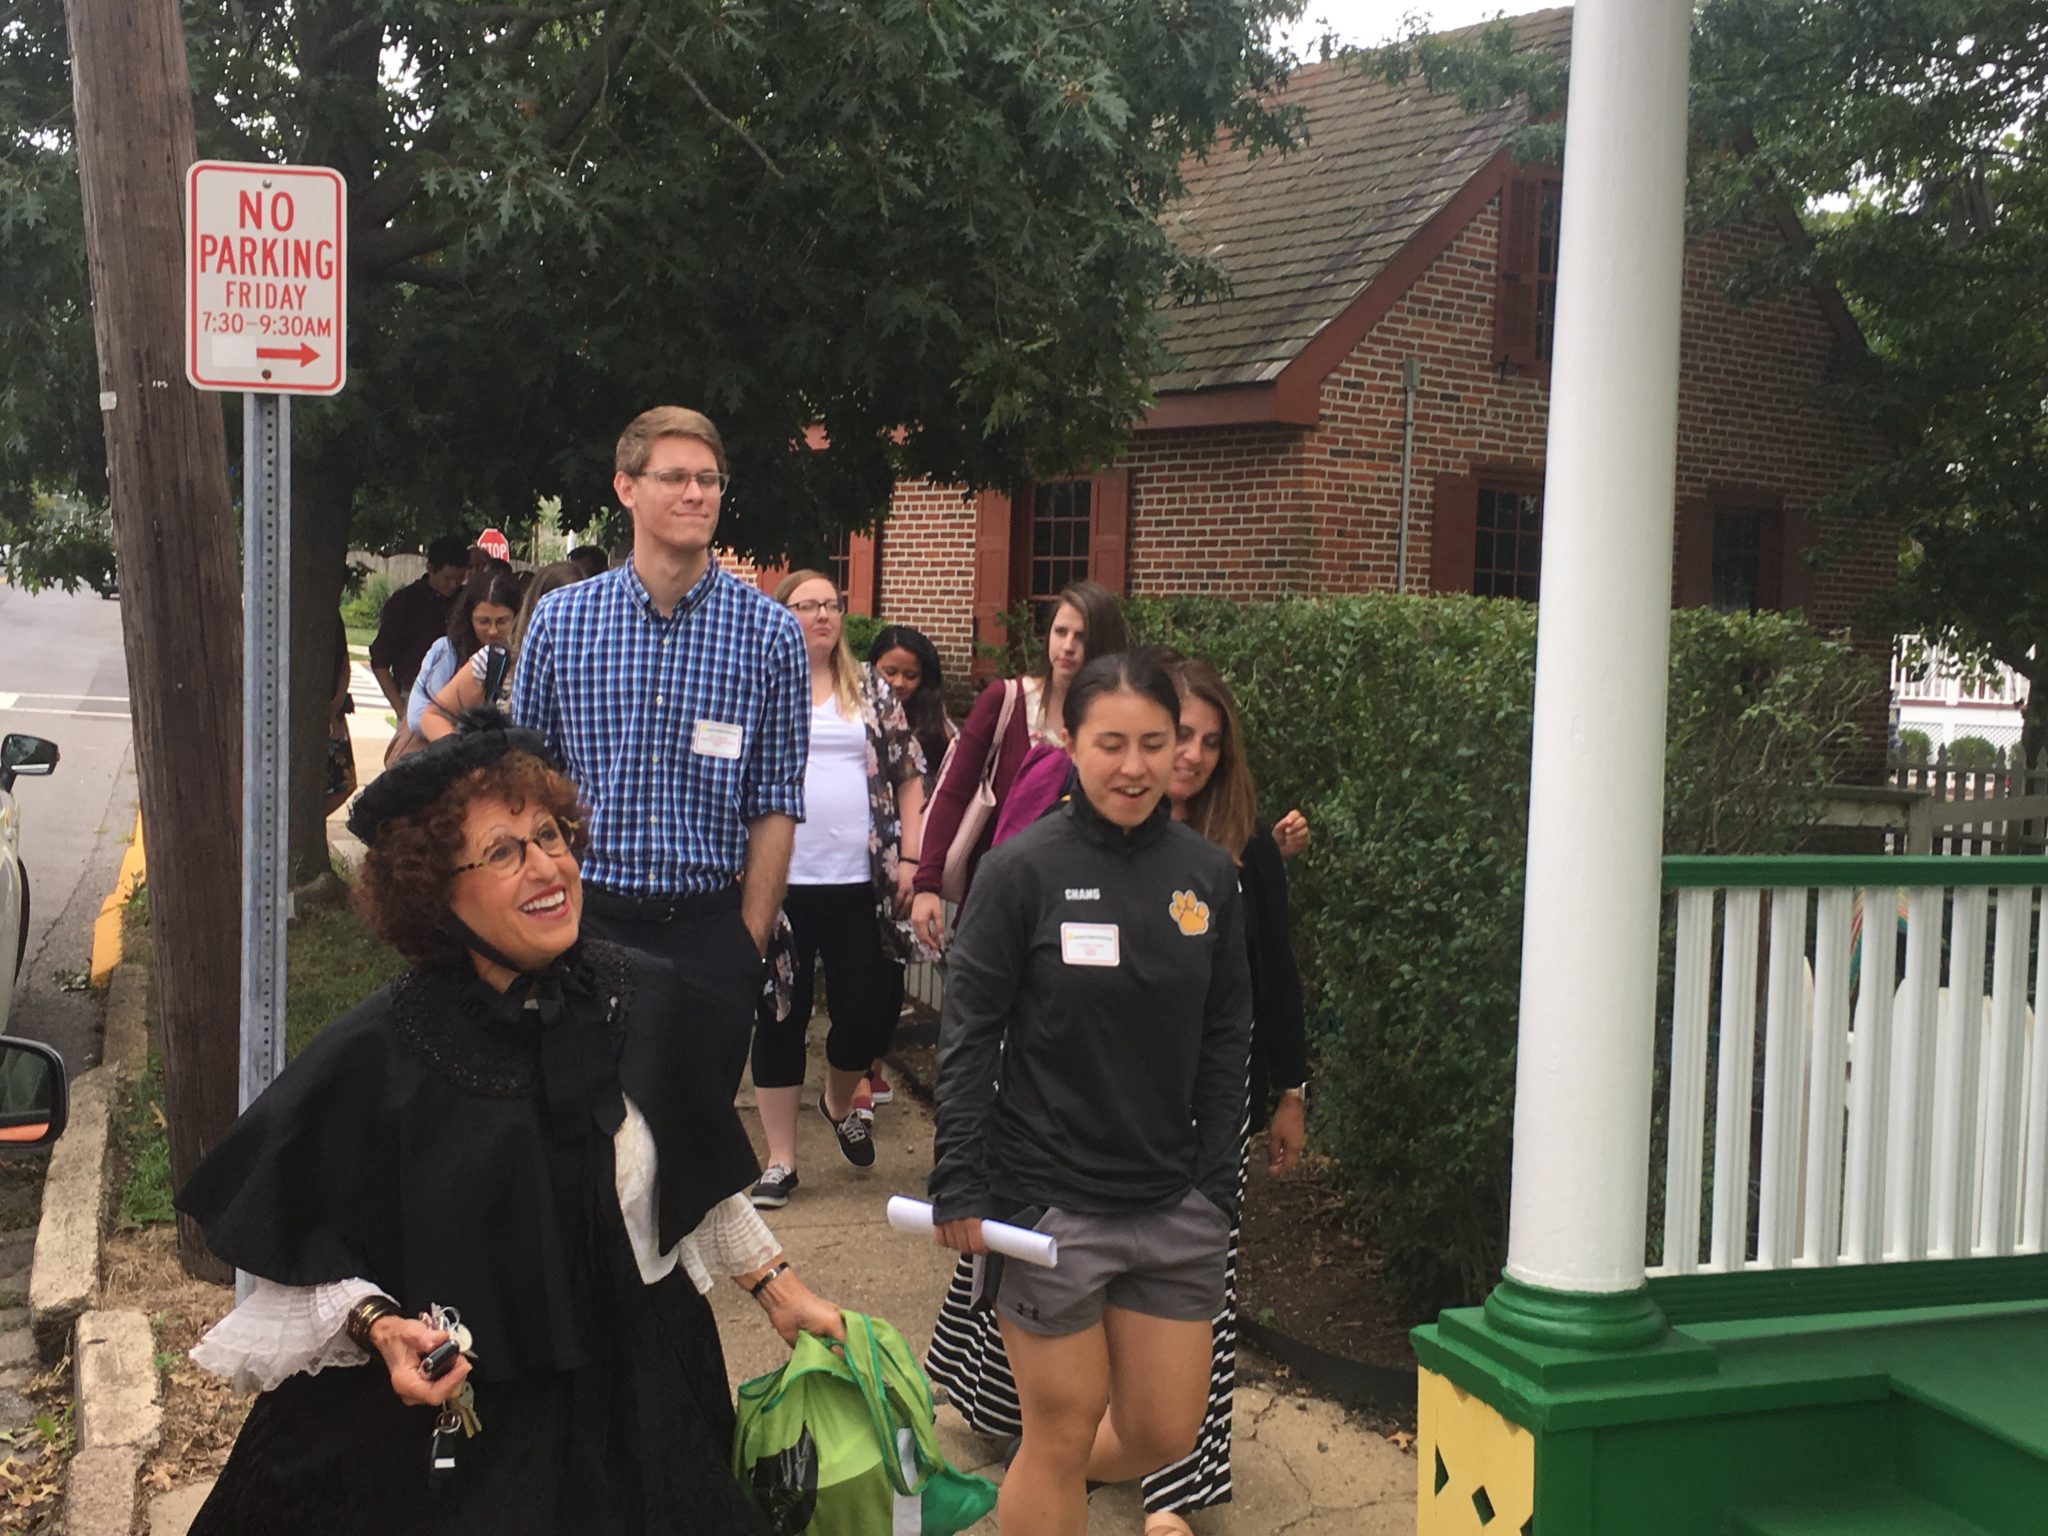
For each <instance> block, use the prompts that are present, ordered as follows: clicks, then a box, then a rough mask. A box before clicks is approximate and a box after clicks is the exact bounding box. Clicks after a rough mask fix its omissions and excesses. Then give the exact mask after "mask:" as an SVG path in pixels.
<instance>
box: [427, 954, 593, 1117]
mask: <svg viewBox="0 0 2048 1536" xmlns="http://www.w3.org/2000/svg"><path fill="white" fill-rule="evenodd" d="M562 965H563V967H564V969H565V970H566V971H567V972H568V973H569V976H568V979H570V980H571V981H572V982H573V985H571V986H570V987H568V988H567V989H566V990H567V994H568V996H570V997H571V998H573V999H579V1001H577V1002H576V1003H575V1004H574V1006H577V1007H579V1008H580V1007H592V1006H594V1007H597V1008H601V1009H602V1010H603V1015H604V1022H605V1024H606V1026H607V1027H608V1029H609V1032H610V1034H611V1038H612V1044H613V1046H614V1047H616V1046H618V1045H619V1043H620V1042H621V1041H622V1040H623V1039H624V1037H625V1028H626V1014H627V1012H628V1010H629V1009H630V1008H631V1007H632V1002H633V995H632V994H633V969H632V966H631V965H630V964H629V963H628V961H627V959H626V952H625V951H624V950H623V949H621V948H620V947H619V946H618V945H616V944H608V943H605V942H604V941H603V940H601V939H585V940H583V941H581V942H580V943H578V944H577V946H576V947H575V948H574V949H572V950H570V951H569V953H568V954H567V955H565V956H564V957H563V959H562ZM391 996H392V1007H393V1012H394V1014H395V1016H396V1022H397V1028H398V1038H399V1039H400V1040H401V1041H402V1042H403V1043H404V1044H405V1046H406V1048H407V1049H408V1050H410V1051H411V1052H412V1053H413V1054H414V1055H416V1056H418V1057H419V1058H420V1059H421V1060H422V1061H424V1062H425V1063H426V1064H427V1065H428V1066H429V1067H431V1068H433V1069H434V1071H435V1072H437V1073H439V1074H440V1075H441V1076H442V1077H444V1078H446V1079H447V1080H448V1081H449V1082H451V1083H453V1084H454V1085H455V1086H456V1087H458V1088H460V1089H462V1090H463V1091H464V1092H465V1093H474V1094H479V1095H482V1096H483V1097H485V1098H500V1099H517V1098H524V1097H527V1096H528V1095H530V1094H532V1093H533V1092H534V1091H535V1090H536V1088H537V1087H538V1085H539V1083H540V1026H539V1021H538V1020H537V1019H536V1018H534V1017H533V1016H532V1014H531V1013H530V1012H528V1011H527V1010H524V1009H522V1008H519V1007H518V1006H516V1005H515V1004H514V1003H513V1000H512V999H510V998H508V997H507V996H506V995H505V994H504V993H501V992H498V991H496V990H494V989H493V988H492V987H491V986H490V985H489V984H488V983H486V982H485V981H484V979H483V978H482V977H480V976H478V975H477V973H476V968H475V967H474V966H472V965H471V964H470V963H469V962H468V961H467V960H463V961H460V962H457V963H456V964H453V965H443V966H423V967H420V968H418V969H415V970H411V971H407V972H406V973H405V974H404V975H403V976H401V977H400V978H399V979H398V981H397V982H396V983H395V984H394V986H393V988H392V994H391Z"/></svg>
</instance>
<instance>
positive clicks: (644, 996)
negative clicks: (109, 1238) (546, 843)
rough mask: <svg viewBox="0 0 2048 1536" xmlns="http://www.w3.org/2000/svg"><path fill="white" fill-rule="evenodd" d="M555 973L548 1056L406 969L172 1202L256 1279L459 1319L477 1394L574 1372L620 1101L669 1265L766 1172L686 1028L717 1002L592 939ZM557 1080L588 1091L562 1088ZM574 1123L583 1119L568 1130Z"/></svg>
mask: <svg viewBox="0 0 2048 1536" xmlns="http://www.w3.org/2000/svg"><path fill="white" fill-rule="evenodd" d="M562 973H563V977H564V981H565V990H566V992H567V994H568V1000H569V1005H570V1006H569V1009H568V1014H569V1024H570V1026H571V1028H572V1029H573V1030H574V1031H575V1032H576V1039H575V1042H574V1044H575V1046H576V1049H575V1050H573V1051H570V1052H563V1053H556V1052H553V1051H549V1052H543V1050H542V1040H541V1035H542V1031H541V1029H540V1028H539V1027H538V1024H537V1021H536V1020H535V1017H534V1015H533V1014H532V1013H531V1012H530V1011H528V1012H526V1013H525V1014H524V1015H523V1016H522V1014H521V1011H520V1008H519V1006H518V1004H517V1000H514V999H504V998H500V997H499V996H498V994H496V993H494V992H492V991H491V989H490V988H489V987H487V986H485V985H484V983H483V982H482V981H481V980H480V979H478V978H477V976H476V974H475V972H474V970H473V968H471V967H470V966H469V965H468V964H467V962H464V963H463V964H461V965H460V966H459V967H448V968H437V969H420V970H413V971H408V972H407V973H406V974H405V975H403V976H401V977H399V978H398V980H396V981H395V982H393V983H392V984H391V985H389V986H387V987H385V988H384V989H383V990H381V991H379V992H376V993H374V994H372V995H371V996H370V997H369V998H368V999H366V1000H365V1001H364V1002H363V1003H361V1004H360V1005H359V1006H357V1007H356V1008H354V1009H352V1010H351V1011H350V1012H348V1013H347V1014H344V1015H343V1016H342V1017H341V1018H340V1019H337V1020H336V1021H335V1022H334V1023H333V1024H330V1025H329V1026H328V1027H327V1028H326V1029H325V1030H324V1031H322V1032H321V1034H320V1035H319V1036H318V1037H317V1038H316V1039H315V1040H314V1041H313V1043H312V1044H311V1045H309V1046H308V1047H307V1048H306V1049H305V1050H304V1051H303V1052H302V1053H301V1054H300V1055H299V1056H298V1057H297V1058H296V1059H295V1060H294V1061H293V1062H292V1063H291V1065H290V1066H289V1067H287V1068H286V1069H285V1070H284V1072H282V1073H281V1074H279V1076H278V1078H277V1080H276V1081H275V1082H274V1083H272V1084H271V1085H270V1087H269V1088H268V1089H266V1090H265V1091H264V1093H263V1094H262V1096H261V1097H260V1098H258V1099H257V1101H256V1102H255V1103H254V1104H252V1105H250V1106H249V1109H248V1111H247V1112H246V1113H245V1114H243V1116H242V1117H241V1118H240V1119H239V1120H237V1121H236V1122H235V1124H234V1125H233V1127H231V1128H230V1129H229V1131H228V1133H227V1135H226V1136H224V1137H223V1138H222V1139H221V1141H220V1144H219V1145H218V1146H216V1147H215V1148H214V1149H213V1151H212V1152H211V1153H210V1154H209V1155H208V1156H207V1158H206V1160H205V1161H204V1162H203V1163H201V1164H200V1166H199V1169H198V1171H197V1172H195V1173H194V1174H193V1176H192V1178H191V1179H190V1181H188V1182H187V1183H186V1185H185V1187H184V1188H183V1189H182V1190H180V1191H179V1192H178V1197H177V1205H178V1209H179V1210H181V1211H183V1212H185V1213H186V1214H187V1215H189V1216H191V1217H193V1218H194V1219H195V1220H197V1221H198V1222H199V1223H200V1224H201V1225H202V1226H203V1227H204V1228H205V1229H206V1242H207V1246H208V1247H209V1248H211V1249H212V1250H213V1252H214V1253H215V1254H216V1255H217V1256H219V1257H220V1258H221V1259H223V1260H225V1261H226V1262H227V1263H230V1264H233V1265H234V1266H236V1267H237V1268H239V1269H243V1270H247V1271H248V1272H249V1273H250V1274H252V1275H260V1276H262V1277H263V1278H264V1279H267V1280H274V1281H276V1282H278V1283H279V1284H281V1285H300V1286H303V1285H320V1284H324V1283H328V1282H331V1281H336V1280H347V1279H351V1278H356V1277H360V1278H363V1279H366V1280H369V1281H370V1282H372V1283H373V1284H375V1285H376V1286H378V1287H379V1288H380V1289H381V1290H383V1291H385V1292H387V1293H388V1294H389V1295H391V1296H392V1297H393V1298H394V1299H395V1300H396V1301H398V1303H399V1304H400V1305H401V1306H403V1307H404V1308H405V1309H406V1311H407V1312H409V1313H418V1312H421V1311H424V1310H425V1309H426V1308H427V1307H428V1306H429V1305H430V1304H432V1303H435V1302H439V1303H441V1304H443V1305H445V1306H452V1307H455V1308H456V1309H457V1310H458V1311H459V1312H460V1313H461V1314H462V1319H463V1321H464V1323H465V1324H467V1325H468V1327H469V1329H470V1331H471V1333H472V1334H473V1335H474V1337H475V1340H476V1348H477V1354H478V1358H477V1363H476V1376H477V1379H478V1380H479V1382H482V1381H485V1380H508V1379H511V1378H513V1377H516V1376H519V1375H522V1374H524V1373H526V1372H529V1371H536V1370H557V1371H566V1370H574V1369H576V1368H577V1367H579V1366H581V1365H583V1364H584V1363H585V1362H586V1361H587V1360H588V1359H589V1358H590V1349H589V1345H588V1341H587V1339H586V1338H585V1330H586V1323H587V1319H588V1316H589V1308H590V1306H591V1305H592V1303H593V1301H594V1298H592V1297H591V1296H590V1295H588V1294H587V1290H588V1287H587V1285H586V1283H585V1282H584V1280H583V1274H584V1271H585V1268H586V1266H584V1265H582V1264H580V1263H579V1262H578V1261H577V1260H578V1253H577V1250H579V1249H580V1248H581V1247H582V1246H583V1244H584V1242H585V1241H588V1240H590V1231H589V1220H590V1218H589V1216H588V1213H587V1212H586V1211H585V1210H584V1209H582V1207H583V1205H585V1204H586V1203H587V1201H586V1197H585V1195H584V1193H583V1191H585V1190H586V1189H588V1188H589V1187H590V1185H591V1180H590V1178H589V1177H588V1176H587V1172H586V1171H585V1170H583V1169H582V1168H581V1167H580V1166H579V1158H580V1157H581V1156H584V1155H587V1154H588V1152H589V1149H590V1148H592V1147H593V1146H596V1145H597V1144H598V1142H599V1141H600V1140H602V1141H603V1142H604V1143H605V1145H604V1146H603V1148H602V1151H603V1153H604V1159H605V1167H606V1168H609V1166H610V1163H609V1145H608V1142H609V1137H608V1135H604V1136H602V1137H601V1136H600V1135H599V1134H597V1133H602V1132H607V1131H608V1130H609V1129H610V1128H613V1127H615V1126H616V1125H617V1123H618V1121H617V1114H618V1111H617V1109H616V1107H615V1106H616V1101H617V1095H618V1093H619V1091H620V1090H623V1091H624V1092H625V1093H626V1094H627V1095H628V1096H630V1097H631V1099H632V1100H633V1103H634V1104H635V1106H636V1107H637V1108H638V1109H639V1110H640V1112H641V1114H642V1115H643V1116H645V1118H646V1120H647V1123H648V1126H649V1128H650V1129H651V1130H652V1132H653V1134H654V1144H655V1149H656V1153H657V1156H658V1164H657V1166H658V1170H659V1178H658V1187H659V1195H658V1200H659V1217H660V1240H661V1246H662V1248H663V1250H664V1251H666V1250H667V1249H668V1248H669V1247H670V1246H672V1245H673V1244H675V1243H676V1242H678V1241H680V1240H681V1239H682V1238H683V1237H685V1236H687V1235H688V1234H689V1233H690V1232H691V1231H692V1230H694V1229H695V1228H696V1226H697V1225H698V1223H699V1222H700V1221H702V1220H703V1217H704V1214H705V1213H706V1212H707V1211H708V1210H710V1209H711V1207H712V1206H713V1205H715V1204H717V1203H718V1202H719V1201H720V1200H723V1199H725V1198H726V1197H727V1196H729V1195H732V1194H734V1193H736V1192H738V1191H740V1190H743V1189H746V1188H747V1187H748V1186H749V1185H751V1184H752V1182H753V1181H754V1179H755V1177H756V1176H757V1175H758V1173H759V1166H758V1164H757V1163H756V1162H755V1159H754V1153H753V1149H752V1146H751V1145H750V1144H749V1142H748V1140H747V1134H746V1130H745V1128H744V1127H743V1126H742V1125H741V1124H740V1120H739V1116H738V1114H737V1113H736V1112H735V1111H734V1109H733V1106H732V1103H731V1100H730V1098H729V1097H728V1096H726V1095H725V1094H723V1093H722V1092H721V1091H720V1088H719V1085H720V1083H721V1082H722V1079H721V1078H720V1076H719V1074H718V1073H717V1072H716V1071H714V1070H713V1068H712V1066H711V1063H710V1062H709V1060H708V1058H706V1057H705V1055H704V1054H703V1052H702V1051H701V1050H700V1048H699V1040H700V1031H699V1030H697V1029H695V1028H693V1027H692V1023H693V1021H694V1020H696V1019H698V1018H701V1017H703V1016H704V1015H705V1014H707V1013H709V1012H712V1011H714V1010H715V1008H716V1004H715V1002H713V1001H711V1000H709V999H703V998H699V997H696V996H694V995H693V994H692V989H691V988H690V986H689V984H688V983H686V982H685V981H684V980H683V979H682V978H680V977H679V976H678V975H677V974H676V973H675V971H674V970H673V969H671V968H670V967H669V966H668V965H667V964H665V963H663V962H662V961H659V960H656V959H653V958H651V957H649V956H647V955H643V954H640V953H638V952H637V951H633V950H627V949H623V948H620V947H619V946H617V945H612V944H606V943H602V942H600V941H598V940H594V939H593V940H586V941H584V942H583V943H581V944H579V945H578V946H577V947H576V948H575V949H574V950H572V951H571V952H570V954H569V956H567V957H566V959H565V963H564V965H563V968H562ZM550 1069H552V1070H550ZM570 1073H577V1074H580V1075H581V1076H582V1077H584V1078H585V1079H587V1080H586V1081H582V1082H571V1083H567V1084H564V1083H562V1082H559V1081H554V1080H555V1079H561V1078H563V1077H565V1076H567V1075H568V1074H570ZM585 1112H590V1113H592V1114H593V1115H594V1118H595V1123H594V1124H584V1123H574V1124H572V1123H568V1122H569V1121H570V1120H571V1119H572V1117H575V1116H580V1115H581V1114H583V1113H585ZM607 1122H608V1123H607ZM565 1164H566V1165H567V1166H566V1167H565Z"/></svg>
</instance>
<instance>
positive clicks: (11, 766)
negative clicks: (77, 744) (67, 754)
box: [0, 732, 57, 789]
mask: <svg viewBox="0 0 2048 1536" xmlns="http://www.w3.org/2000/svg"><path fill="white" fill-rule="evenodd" d="M56 768H57V743H55V742H54V741H45V740H43V738H42V737H40V736H21V735H16V734H15V733H13V732H9V733H8V734H7V735H6V736H5V737H0V789H12V788H14V781H15V779H16V778H17V777H32V778H42V777H45V776H47V775H49V774H51V773H54V772H55V771H56Z"/></svg>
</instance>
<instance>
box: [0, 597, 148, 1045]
mask: <svg viewBox="0 0 2048 1536" xmlns="http://www.w3.org/2000/svg"><path fill="white" fill-rule="evenodd" d="M0 731H16V732H26V733H27V734H29V735H33V736H43V737H47V738H48V739H49V740H51V741H54V742H56V743H57V747H58V751H59V752H60V754H61V756H60V758H59V760H58V763H57V771H56V772H55V773H54V774H52V775H51V776H50V777H49V778H47V779H21V780H19V781H17V782H16V784H15V786H14V796H15V800H16V802H17V803H18V804H19V805H20V807H21V820H22V833H21V857H22V863H23V864H24V865H26V866H27V868H28V875H29V889H30V893H31V896H32V900H31V903H30V917H29V940H28V956H27V961H26V964H25V967H24V979H23V986H22V990H21V991H19V992H17V993H16V995H15V1000H14V1012H13V1016H12V1017H11V1018H10V1019H9V1020H8V1021H7V1029H8V1033H9V1034H15V1035H25V1036H27V1037H29V1038H31V1039H36V1040H46V1041H48V1042H49V1043H50V1044H51V1045H54V1046H56V1047H57V1049H58V1050H60V1051H62V1052H63V1053H64V1060H65V1062H66V1064H67V1065H68V1066H69V1067H70V1069H71V1071H72V1072H73V1073H74V1074H75V1073H77V1072H79V1071H82V1070H83V1069H84V1068H86V1067H88V1066H91V1065H92V1064H93V1063H95V1062H97V1061H98V1060H99V1054H100V1008H99V1003H98V1000H97V999H96V998H94V997H92V996H90V995H89V994H86V993H84V992H82V991H81V990H79V978H80V976H81V974H82V973H83V972H84V971H85V970H86V969H87V968H88V966H89V964H90V961H91V955H92V925H93V919H94V918H96V917H97V916H99V910H100V903H101V902H102V901H103V900H105V898H106V895H107V892H108V891H109V890H111V889H112V888H113V884H114V877H115V874H116V873H117V872H118V870H119V868H120V863H121V854H122V852H123V850H124V849H125V848H126V846H127V843H128V837H129V834H130V833H131V832H132V831H133V830H134V828H135V753H134V747H133V744H132V742H131V739H130V732H129V723H128V664H127V661H126V659H125V658H124V657H123V655H122V652H121V606H120V604H119V603H118V602H110V601H108V600H106V599H104V598H101V597H98V596H96V595H95V594H93V593H91V592H81V593H79V594H76V595H69V594H66V593H62V592H42V593H38V594H35V595H33V596H32V595H30V594H29V593H26V592H22V591H19V590H17V589H16V588H13V587H10V586H7V585H5V584H4V583H0Z"/></svg>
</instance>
